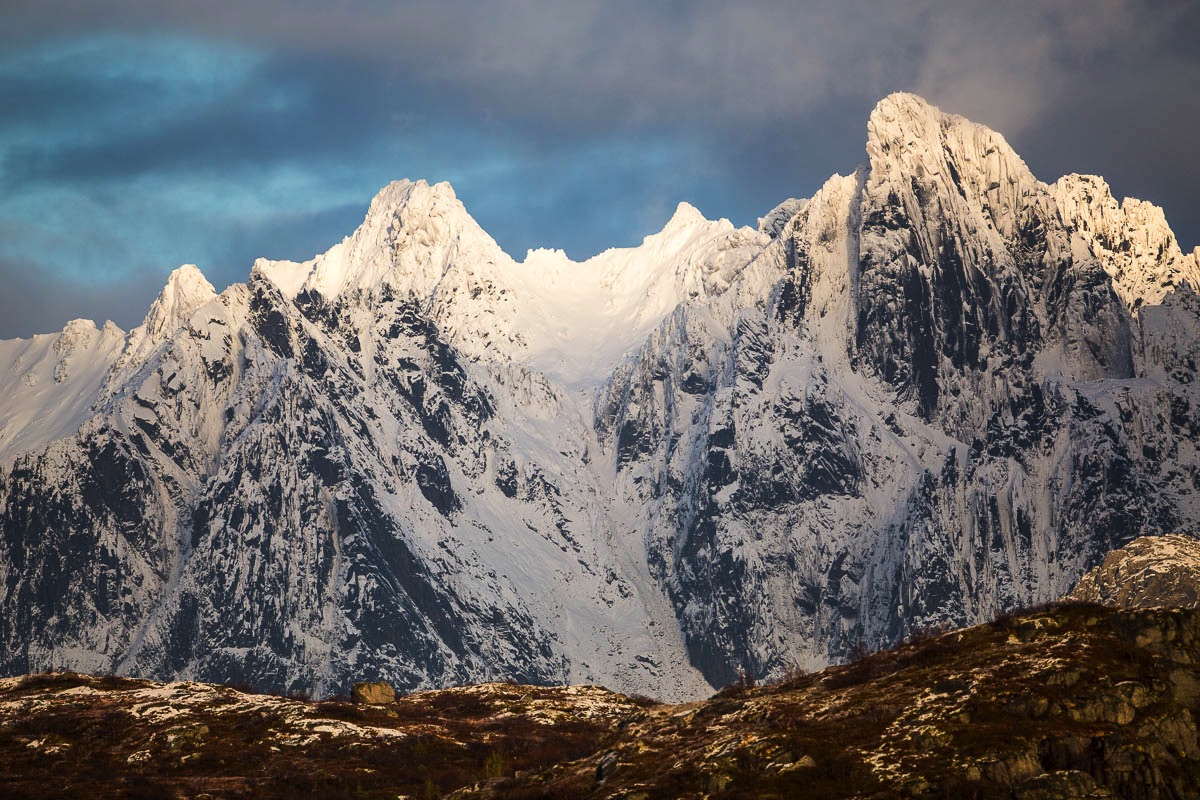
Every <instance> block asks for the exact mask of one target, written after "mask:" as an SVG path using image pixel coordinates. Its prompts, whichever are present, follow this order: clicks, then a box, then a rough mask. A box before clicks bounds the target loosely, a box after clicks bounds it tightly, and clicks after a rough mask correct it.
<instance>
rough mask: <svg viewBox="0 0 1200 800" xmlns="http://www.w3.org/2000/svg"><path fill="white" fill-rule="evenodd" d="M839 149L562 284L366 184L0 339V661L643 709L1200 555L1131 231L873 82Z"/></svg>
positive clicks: (1192, 298) (418, 188)
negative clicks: (348, 219)
mask: <svg viewBox="0 0 1200 800" xmlns="http://www.w3.org/2000/svg"><path fill="white" fill-rule="evenodd" d="M867 153H868V156H869V162H868V163H867V164H865V165H863V166H862V167H860V168H859V170H858V171H857V172H855V173H854V174H853V175H850V176H846V177H841V176H835V177H834V178H831V179H830V180H829V181H828V182H827V183H826V185H825V186H823V187H822V188H821V189H820V191H818V192H817V193H816V194H815V195H814V196H813V197H812V198H811V199H809V200H805V201H799V200H792V201H787V202H785V203H783V204H781V205H780V206H779V207H778V208H777V209H775V210H774V211H772V212H771V213H769V214H768V215H767V216H766V217H764V219H763V222H762V225H761V226H760V229H759V230H751V229H746V228H743V229H735V228H734V227H733V226H732V225H730V224H729V223H728V222H727V221H718V222H712V221H709V220H706V219H704V218H703V216H702V215H701V214H700V213H699V212H698V211H697V210H696V209H694V208H691V207H690V206H687V205H686V204H683V205H681V206H680V208H679V209H678V210H677V212H676V213H675V215H674V216H673V217H672V219H671V220H670V222H669V223H668V224H667V226H666V227H665V228H664V230H663V231H661V232H660V233H658V234H654V235H652V236H648V237H647V238H646V240H645V241H644V242H643V243H642V244H641V245H640V246H639V247H636V248H629V249H625V250H612V251H608V252H606V253H603V254H601V255H600V256H597V257H595V258H593V259H591V260H589V261H587V262H584V263H580V264H573V263H571V262H569V261H568V260H567V259H566V257H565V256H563V255H562V254H561V253H558V252H553V251H535V252H531V253H530V254H529V256H528V257H527V258H526V259H525V261H523V262H516V261H514V260H513V259H511V258H510V257H509V256H507V255H506V254H505V253H503V251H501V250H500V249H499V248H498V247H497V246H496V244H495V242H494V241H493V240H492V239H491V237H489V236H488V235H487V234H486V233H485V232H484V231H483V230H482V229H480V228H479V226H478V225H477V224H476V223H475V222H474V220H472V219H471V218H470V216H469V215H468V214H467V212H466V210H465V209H464V208H463V206H462V204H461V203H460V202H459V201H458V199H457V198H456V197H455V196H454V193H453V191H452V190H451V189H450V188H449V187H448V186H446V185H444V184H439V185H436V186H428V185H426V184H424V183H416V184H413V183H408V182H400V183H397V184H393V185H391V186H389V187H387V188H385V189H384V190H383V191H382V192H381V193H380V195H379V196H378V197H377V198H376V199H375V201H374V202H373V203H372V206H371V209H370V211H369V212H368V215H367V218H366V220H365V221H364V223H363V225H362V226H361V227H360V228H359V229H358V230H357V231H356V232H355V233H354V234H352V235H351V236H350V237H348V238H347V239H346V240H345V241H344V242H342V243H341V244H339V245H337V246H335V247H334V248H333V249H331V250H330V251H329V252H328V253H325V254H323V255H321V256H318V257H317V258H316V259H314V260H312V261H310V262H306V263H303V264H296V263H290V262H268V261H260V262H258V263H257V264H256V265H255V267H254V270H253V271H252V272H251V275H250V278H249V280H248V281H247V283H246V284H237V285H234V286H232V287H230V288H229V289H227V290H225V291H224V292H221V293H220V294H217V293H216V292H215V291H214V290H213V288H212V287H211V286H210V285H209V284H208V283H207V281H205V280H204V279H203V276H201V275H200V274H199V273H198V271H196V270H195V269H194V268H183V269H181V270H180V271H178V272H177V273H176V274H175V275H173V276H172V279H171V281H170V283H169V284H168V286H167V287H166V288H165V289H164V291H163V294H162V296H161V297H160V298H159V300H158V301H157V302H156V303H155V304H154V306H153V308H152V309H151V311H150V313H149V314H148V316H147V319H146V321H145V323H144V324H143V325H141V326H139V327H138V328H136V329H135V330H134V331H132V332H131V333H129V334H124V333H123V332H120V331H118V330H116V329H115V326H106V327H105V329H104V330H103V331H97V330H96V329H95V327H94V326H90V325H84V324H77V323H72V325H73V326H74V327H72V326H68V329H67V330H65V331H64V332H63V333H62V334H58V335H55V336H52V337H41V338H39V339H34V340H32V341H31V342H20V341H18V342H5V343H0V391H3V392H4V394H3V398H4V403H3V406H2V407H0V408H2V409H3V410H2V411H0V424H3V425H4V428H3V429H0V669H3V670H4V671H6V672H10V673H19V672H26V671H32V670H37V669H41V668H46V667H71V668H76V669H85V670H90V671H117V672H122V673H127V674H142V675H152V676H158V677H163V678H168V677H169V678H202V679H210V680H244V681H248V682H252V683H255V684H256V685H259V686H264V687H268V686H269V687H276V688H296V687H308V688H316V689H317V690H318V691H322V690H324V689H327V688H329V687H336V686H341V685H342V684H344V683H345V682H346V680H347V679H348V677H350V676H354V677H357V678H364V679H370V678H384V679H387V680H389V681H390V682H392V683H394V684H396V685H398V686H400V687H402V688H415V687H420V686H431V685H448V684H456V683H461V682H465V681H474V680H488V679H499V678H515V679H518V680H522V681H527V682H537V683H555V682H592V681H594V682H600V683H604V684H606V685H610V686H613V687H616V688H619V689H624V690H631V691H633V690H636V691H640V692H645V693H649V694H653V695H656V696H659V697H664V698H678V697H685V696H693V695H695V694H697V693H701V692H703V691H705V690H706V688H707V687H709V686H712V685H715V686H719V685H723V684H725V683H728V682H729V681H730V680H732V679H733V678H734V676H735V675H737V673H738V672H739V670H740V671H744V672H747V673H749V674H752V675H755V676H759V677H762V676H769V675H776V674H780V673H781V672H782V671H784V670H785V669H787V668H788V667H789V666H792V665H797V664H798V665H801V666H805V667H813V668H815V667H818V666H822V665H824V664H827V663H829V662H830V661H831V660H832V661H836V660H838V659H840V658H842V657H843V656H844V654H845V653H846V652H847V651H848V650H850V649H851V648H853V647H855V646H856V645H858V644H860V643H861V644H865V645H868V646H871V647H876V646H881V645H884V644H887V643H892V642H895V641H898V640H900V639H902V638H904V637H905V636H906V635H908V634H909V633H910V632H912V631H914V630H919V629H922V628H925V627H927V626H930V625H936V624H941V623H947V622H949V623H954V624H963V623H970V622H976V621H980V620H983V619H986V618H988V617H990V616H991V615H993V614H994V613H995V612H997V611H999V610H1002V609H1005V608H1009V607H1013V606H1020V605H1027V604H1030V603H1034V602H1040V601H1046V600H1050V599H1053V598H1056V597H1059V596H1061V595H1062V594H1063V593H1065V592H1066V591H1067V590H1068V589H1069V588H1070V587H1071V586H1072V585H1073V584H1074V582H1075V580H1076V579H1077V578H1078V576H1079V575H1081V574H1082V573H1083V572H1084V571H1085V570H1086V569H1087V568H1089V567H1091V566H1093V565H1095V564H1097V563H1099V562H1100V560H1101V559H1102V558H1103V556H1104V554H1105V553H1107V552H1109V551H1110V550H1112V549H1113V548H1114V547H1118V546H1120V545H1123V544H1125V543H1126V542H1127V541H1129V540H1130V539H1131V538H1133V537H1134V536H1135V535H1139V534H1155V533H1163V532H1167V531H1179V532H1183V533H1185V534H1188V535H1200V530H1197V529H1196V528H1195V526H1196V524H1197V520H1198V519H1200V502H1198V498H1200V494H1198V493H1197V490H1198V489H1200V454H1197V452H1196V442H1197V441H1200V394H1198V393H1200V388H1198V387H1200V382H1198V381H1197V380H1196V370H1197V363H1200V362H1198V359H1200V300H1198V299H1197V296H1196V295H1195V294H1194V293H1193V292H1192V290H1191V288H1190V287H1191V286H1194V285H1196V284H1197V283H1198V280H1197V271H1198V269H1200V265H1198V264H1197V262H1196V260H1195V258H1194V256H1184V255H1182V253H1181V252H1180V250H1179V247H1178V244H1177V243H1176V242H1175V240H1174V237H1173V236H1171V234H1170V231H1169V229H1168V228H1167V227H1166V224H1165V222H1164V221H1163V220H1162V216H1161V212H1158V211H1157V210H1156V209H1154V208H1153V207H1151V206H1148V205H1147V204H1141V203H1137V202H1134V201H1126V202H1125V203H1123V204H1120V205H1118V204H1117V203H1116V201H1115V200H1113V199H1112V198H1111V196H1110V194H1109V193H1108V190H1107V188H1106V187H1105V186H1104V185H1103V183H1102V182H1101V181H1099V179H1091V178H1083V177H1079V176H1071V177H1068V178H1064V179H1063V180H1061V181H1059V182H1058V183H1056V184H1053V185H1047V184H1043V183H1040V182H1039V181H1037V180H1036V179H1035V178H1034V177H1033V176H1032V175H1031V174H1030V173H1029V170H1028V169H1027V168H1026V167H1025V165H1024V164H1023V162H1022V161H1021V160H1020V158H1019V157H1018V156H1017V155H1016V154H1015V153H1013V152H1012V150H1011V149H1010V148H1009V147H1008V145H1007V144H1006V143H1005V142H1004V140H1003V138H1002V137H1001V136H1000V135H999V134H996V133H994V132H992V131H989V130H987V129H985V128H982V127H980V126H977V125H974V124H972V123H970V122H968V121H967V120H964V119H961V118H959V117H954V116H950V115H946V114H943V113H942V112H940V111H938V110H937V109H935V108H932V107H931V106H929V105H927V104H926V103H924V102H923V101H921V100H920V99H918V98H915V97H913V96H911V95H894V96H892V97H889V98H887V99H885V100H884V101H882V102H881V103H880V104H879V106H878V108H877V109H876V110H875V112H874V113H873V114H872V116H871V120H870V122H869V125H868V143H867ZM85 328H86V330H84V329H85ZM81 348H82V349H81ZM85 351H86V353H87V358H86V359H82V360H81V358H80V357H79V356H78V354H79V353H83V352H85ZM72 354H76V355H74V356H73V355H72ZM73 359H74V360H73ZM80 363H86V364H87V365H88V367H87V369H86V370H83V369H80V368H79V366H78V364H80ZM60 367H61V369H60ZM60 371H61V373H62V375H63V376H64V377H63V379H62V381H59V382H58V383H57V384H55V383H54V381H55V380H57V378H55V377H50V378H47V376H56V375H57V374H58V373H59V372H60ZM51 384H54V385H55V386H56V387H57V388H55V389H54V391H48V390H47V388H46V387H47V386H49V385H51ZM42 407H45V408H47V409H48V410H49V411H48V413H47V414H46V415H45V418H44V421H42V420H41V418H40V417H39V414H38V413H36V412H37V410H38V409H39V408H42Z"/></svg>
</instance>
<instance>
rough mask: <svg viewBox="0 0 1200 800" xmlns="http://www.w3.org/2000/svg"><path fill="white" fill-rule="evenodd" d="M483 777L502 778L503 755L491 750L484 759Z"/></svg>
mask: <svg viewBox="0 0 1200 800" xmlns="http://www.w3.org/2000/svg"><path fill="white" fill-rule="evenodd" d="M483 776H484V777H485V778H489V779H490V778H500V777H503V776H504V755H503V754H502V753H501V752H500V751H499V750H493V751H492V752H490V753H488V757H487V758H486V759H484V762H483Z"/></svg>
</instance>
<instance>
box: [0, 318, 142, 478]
mask: <svg viewBox="0 0 1200 800" xmlns="http://www.w3.org/2000/svg"><path fill="white" fill-rule="evenodd" d="M124 345H125V332H124V331H122V330H121V329H120V328H118V327H117V326H116V325H114V324H113V323H111V322H106V323H105V324H104V327H103V328H101V329H97V328H96V325H95V323H94V322H92V321H91V320H84V319H76V320H71V321H70V322H68V323H67V325H66V327H64V328H63V329H62V331H61V332H59V333H52V334H46V335H42V336H35V337H33V338H32V339H10V340H7V341H0V398H2V400H0V464H5V463H8V462H9V461H11V460H12V459H13V457H15V456H16V454H18V453H21V452H28V451H32V450H39V449H41V448H43V447H45V446H46V445H47V444H49V443H50V442H52V441H54V440H55V439H61V438H62V437H64V436H69V435H71V434H72V433H74V432H75V431H76V430H78V428H79V426H80V425H81V424H82V423H83V422H84V420H86V419H87V417H88V416H89V413H90V410H91V407H92V404H93V403H94V402H95V401H96V398H97V397H98V396H99V393H100V387H101V385H102V384H103V382H104V378H105V376H106V375H107V374H108V371H109V369H110V368H111V367H112V365H113V363H114V362H115V361H116V360H117V358H118V356H119V354H120V352H121V350H122V348H123V347H124Z"/></svg>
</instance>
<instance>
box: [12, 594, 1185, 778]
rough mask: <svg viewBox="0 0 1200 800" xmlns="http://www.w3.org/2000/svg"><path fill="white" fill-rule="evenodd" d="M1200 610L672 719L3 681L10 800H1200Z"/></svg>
mask: <svg viewBox="0 0 1200 800" xmlns="http://www.w3.org/2000/svg"><path fill="white" fill-rule="evenodd" d="M1198 690H1200V612H1196V611H1186V610H1167V609H1154V610H1135V611H1114V610H1112V609H1106V608H1103V607H1100V606H1087V605H1078V604H1077V605H1066V606H1059V607H1055V608H1050V609H1047V610H1042V611H1037V612H1031V613H1028V614H1023V615H1018V616H1012V617H1005V618H1003V619H1001V620H997V621H995V622H993V623H990V624H988V625H984V626H980V627H977V628H972V629H966V630H962V631H956V632H951V633H946V634H942V635H940V636H931V637H927V638H922V639H920V640H917V641H914V642H911V643H908V644H905V645H903V646H901V647H898V648H895V649H893V650H890V651H885V652H880V653H876V654H874V655H871V656H868V657H866V658H863V659H861V660H859V661H857V662H855V663H853V664H848V665H845V666H840V667H832V668H829V669H827V670H825V671H823V672H820V673H817V674H803V673H794V674H792V675H790V676H789V677H788V678H787V679H786V680H784V681H782V682H780V683H778V684H776V685H772V686H765V687H754V686H752V685H746V684H742V685H738V686H733V687H729V688H727V689H725V690H723V691H721V692H719V693H718V694H716V695H715V696H713V697H711V698H709V699H707V700H704V701H700V702H693V703H687V704H682V705H663V704H658V703H654V702H653V701H649V700H645V699H637V698H630V697H625V696H622V695H619V694H615V693H612V692H609V691H606V690H604V689H600V688H596V687H562V688H542V687H533V686H518V685H511V684H486V685H479V686H467V687H459V688H454V689H447V690H440V691H431V692H421V693H417V694H412V695H408V696H402V697H398V698H396V699H394V700H392V701H390V702H387V703H383V704H380V705H362V704H351V703H348V702H345V701H344V700H331V701H323V702H315V703H314V702H308V701H305V700H303V699H300V698H296V697H290V698H284V697H276V696H264V695H254V694H246V693H244V692H241V691H237V690H234V689H231V688H229V687H224V686H213V685H206V684H197V683H182V684H154V683H149V682H146V681H138V680H131V679H122V678H113V677H89V676H86V675H74V674H61V673H60V674H45V675H31V676H27V677H24V678H15V679H8V680H0V786H3V787H4V791H5V796H6V797H17V798H20V797H38V798H45V797H55V796H57V795H55V791H56V790H58V789H59V788H61V790H62V793H63V796H71V797H79V796H86V797H92V798H115V797H127V796H129V795H130V793H131V792H133V791H134V790H135V789H136V790H137V791H140V792H142V793H143V794H147V795H150V796H199V795H201V794H204V795H208V796H211V797H214V798H243V797H245V798H249V797H253V798H276V797H280V798H282V797H288V798H294V797H297V796H320V797H329V798H342V797H347V798H349V797H370V798H383V797H395V796H397V795H401V796H409V797H434V796H451V797H455V798H460V800H465V799H466V798H495V799H496V800H500V799H501V798H561V797H595V798H604V799H608V798H612V799H613V800H615V798H626V800H628V798H638V797H640V798H646V799H647V800H649V799H650V798H697V800H698V799H699V798H702V797H728V798H760V797H805V798H816V799H821V798H851V797H876V798H901V797H909V798H914V797H915V798H947V797H951V798H960V797H963V798H967V797H976V798H1021V799H1022V800H1057V799H1059V798H1061V799H1062V800H1068V799H1069V800H1075V798H1083V797H1092V798H1108V797H1111V798H1127V799H1129V800H1157V799H1158V798H1164V799H1165V798H1177V799H1178V798H1190V797H1195V796H1197V793H1198V792H1200V738H1198V732H1197V728H1196V722H1195V720H1196V716H1195V715H1196V713H1197V712H1200V691H1198Z"/></svg>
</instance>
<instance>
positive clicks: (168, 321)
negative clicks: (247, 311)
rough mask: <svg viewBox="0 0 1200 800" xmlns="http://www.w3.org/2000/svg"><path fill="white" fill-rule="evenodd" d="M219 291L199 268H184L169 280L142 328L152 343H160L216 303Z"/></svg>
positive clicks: (172, 274) (178, 270)
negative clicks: (196, 313) (199, 312)
mask: <svg viewBox="0 0 1200 800" xmlns="http://www.w3.org/2000/svg"><path fill="white" fill-rule="evenodd" d="M216 296H217V290H216V289H214V288H213V285H212V284H211V283H209V282H208V279H207V278H205V277H204V273H202V272H201V271H200V268H199V267H197V266H196V265H195V264H184V265H183V266H181V267H178V268H177V269H175V270H174V271H173V272H172V273H171V274H170V275H169V276H168V277H167V283H166V285H165V286H163V288H162V291H160V292H159V293H158V297H157V298H155V300H154V303H153V304H152V305H151V306H150V311H149V312H148V313H147V314H146V318H145V320H143V322H142V324H141V326H140V328H137V329H135V330H138V331H140V333H141V335H142V336H144V337H146V339H147V340H149V341H150V342H159V341H161V340H162V339H164V338H166V337H167V336H170V335H171V334H173V333H174V332H175V331H176V330H178V329H179V328H180V327H182V326H183V325H184V324H185V323H186V322H187V321H188V319H189V318H190V317H191V316H192V314H194V313H195V312H196V309H198V308H200V307H201V306H203V305H204V304H205V303H208V302H210V301H212V300H214V299H216Z"/></svg>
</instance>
